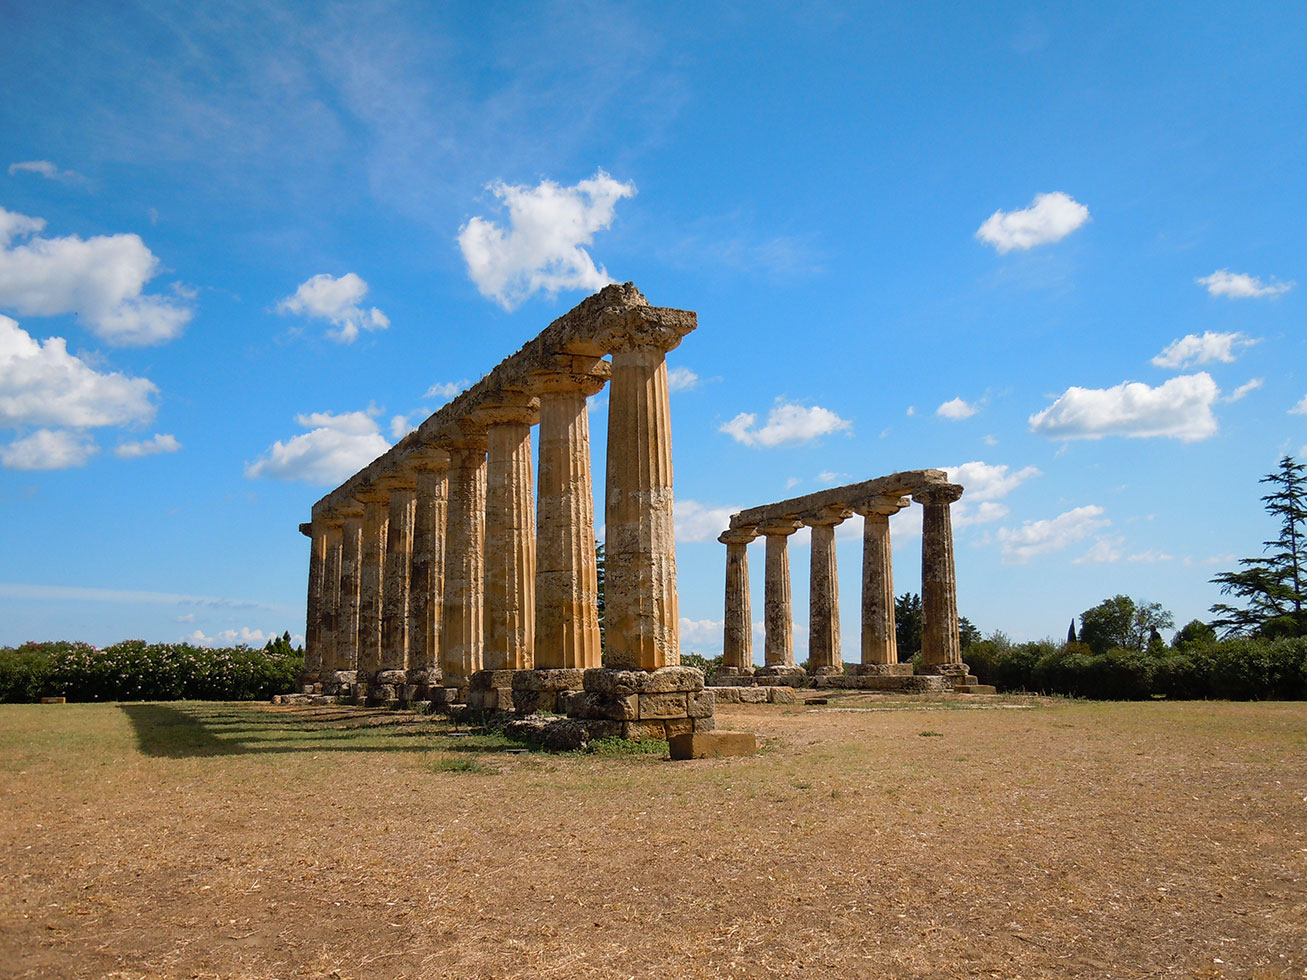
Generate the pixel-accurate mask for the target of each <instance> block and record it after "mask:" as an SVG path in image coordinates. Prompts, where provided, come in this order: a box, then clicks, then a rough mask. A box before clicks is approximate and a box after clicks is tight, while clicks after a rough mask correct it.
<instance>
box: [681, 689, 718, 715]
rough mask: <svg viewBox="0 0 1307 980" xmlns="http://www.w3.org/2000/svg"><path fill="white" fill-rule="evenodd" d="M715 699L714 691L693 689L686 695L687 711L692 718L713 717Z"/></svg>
mask: <svg viewBox="0 0 1307 980" xmlns="http://www.w3.org/2000/svg"><path fill="white" fill-rule="evenodd" d="M715 701H716V692H714V691H691V692H690V693H689V694H687V695H686V696H685V713H686V714H687V715H689V716H690V717H691V718H711V717H712V711H713V704H714V703H715Z"/></svg>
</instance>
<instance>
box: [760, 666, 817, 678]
mask: <svg viewBox="0 0 1307 980" xmlns="http://www.w3.org/2000/svg"><path fill="white" fill-rule="evenodd" d="M753 676H754V679H755V680H757V679H758V678H760V677H807V676H808V674H807V671H805V670H804V669H803V668H802V667H798V666H795V665H794V664H772V665H770V666H767V667H759V668H758V669H757V670H755V671H754V672H753Z"/></svg>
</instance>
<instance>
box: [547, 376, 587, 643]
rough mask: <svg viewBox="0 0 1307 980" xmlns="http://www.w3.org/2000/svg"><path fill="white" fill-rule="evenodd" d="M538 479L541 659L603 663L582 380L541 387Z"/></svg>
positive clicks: (557, 382)
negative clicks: (601, 660)
mask: <svg viewBox="0 0 1307 980" xmlns="http://www.w3.org/2000/svg"><path fill="white" fill-rule="evenodd" d="M598 387H600V385H599V384H596V385H595V388H594V390H597V389H598ZM539 480H540V486H539V490H538V500H537V504H538V508H537V509H538V513H537V516H536V590H535V665H536V667H537V668H559V667H598V666H599V665H600V645H599V609H598V601H599V571H598V565H597V562H596V558H595V535H594V490H593V486H592V483H591V476H590V421H589V417H588V415H587V414H586V391H585V390H583V387H582V382H580V381H577V382H576V383H575V384H568V383H566V379H564V380H559V381H555V382H554V383H552V384H551V385H550V386H549V387H547V388H542V390H541V391H540V467H539Z"/></svg>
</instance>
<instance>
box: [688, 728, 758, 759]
mask: <svg viewBox="0 0 1307 980" xmlns="http://www.w3.org/2000/svg"><path fill="white" fill-rule="evenodd" d="M670 748H671V756H672V758H673V759H720V758H726V757H728V756H743V755H755V754H757V752H758V740H757V739H756V738H755V737H754V736H753V733H752V732H693V733H691V734H689V735H676V736H674V737H673V738H672V739H671V742H670Z"/></svg>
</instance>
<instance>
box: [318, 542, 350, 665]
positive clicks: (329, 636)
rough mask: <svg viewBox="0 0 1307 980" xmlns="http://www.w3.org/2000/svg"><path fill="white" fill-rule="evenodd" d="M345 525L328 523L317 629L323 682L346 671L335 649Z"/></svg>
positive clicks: (338, 619)
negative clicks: (342, 670)
mask: <svg viewBox="0 0 1307 980" xmlns="http://www.w3.org/2000/svg"><path fill="white" fill-rule="evenodd" d="M344 523H345V522H344V521H343V520H340V519H339V518H337V519H335V520H328V521H326V525H327V540H326V555H325V558H324V561H323V566H322V568H323V571H322V606H321V617H320V626H319V629H318V645H319V646H320V647H321V649H322V657H321V664H320V667H319V672H318V676H319V679H320V680H322V681H326V680H327V679H328V678H329V677H330V676H331V675H332V674H333V673H335V672H336V671H337V670H341V669H343V668H342V666H341V664H340V661H339V656H340V654H339V651H338V650H337V649H336V638H337V635H338V633H339V631H340V557H341V545H342V542H343V541H344V533H343V528H344Z"/></svg>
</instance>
